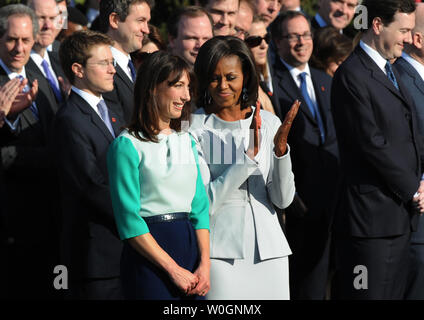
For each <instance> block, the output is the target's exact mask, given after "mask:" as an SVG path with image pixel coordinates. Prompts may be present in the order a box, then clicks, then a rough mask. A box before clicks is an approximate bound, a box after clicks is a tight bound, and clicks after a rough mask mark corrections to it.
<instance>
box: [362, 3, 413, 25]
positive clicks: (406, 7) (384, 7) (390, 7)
mask: <svg viewBox="0 0 424 320" xmlns="http://www.w3.org/2000/svg"><path fill="white" fill-rule="evenodd" d="M362 5H363V6H365V7H366V8H367V13H368V15H367V22H368V29H371V25H372V22H373V20H374V19H375V18H377V17H379V18H381V21H382V22H383V24H384V25H385V26H387V25H389V24H390V23H392V22H393V21H394V17H395V14H396V12H402V13H412V12H414V11H415V1H414V0H364V2H363V3H362Z"/></svg>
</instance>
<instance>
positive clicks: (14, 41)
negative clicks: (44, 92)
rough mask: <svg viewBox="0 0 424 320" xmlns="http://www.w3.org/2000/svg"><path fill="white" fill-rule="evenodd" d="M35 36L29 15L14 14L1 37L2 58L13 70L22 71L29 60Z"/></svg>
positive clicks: (0, 51)
mask: <svg viewBox="0 0 424 320" xmlns="http://www.w3.org/2000/svg"><path fill="white" fill-rule="evenodd" d="M33 45H34V36H33V29H32V21H31V18H30V17H29V16H19V15H13V16H10V17H9V18H8V28H7V30H6V32H5V34H4V35H3V37H1V38H0V58H1V59H2V60H3V62H4V63H5V65H6V66H7V67H8V68H9V69H10V71H12V72H18V73H19V72H21V71H22V68H23V67H24V66H25V65H26V63H27V62H28V60H29V57H30V54H31V49H32V46H33Z"/></svg>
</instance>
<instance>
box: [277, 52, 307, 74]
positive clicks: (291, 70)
mask: <svg viewBox="0 0 424 320" xmlns="http://www.w3.org/2000/svg"><path fill="white" fill-rule="evenodd" d="M280 59H281V62H282V63H283V64H284V65H285V66H286V68H287V69H288V70H289V72H290V74H291V75H292V77H293V78H294V79H298V78H299V74H301V73H302V72H306V74H307V75H308V76H309V77H310V76H311V70H310V69H309V64H306V66H305V69H303V70H299V69H298V68H296V67H293V66H291V65H289V64H288V63H287V62H285V61H284V60H283V58H281V57H280Z"/></svg>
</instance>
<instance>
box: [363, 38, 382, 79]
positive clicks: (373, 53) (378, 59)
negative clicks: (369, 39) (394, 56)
mask: <svg viewBox="0 0 424 320" xmlns="http://www.w3.org/2000/svg"><path fill="white" fill-rule="evenodd" d="M359 45H360V46H361V48H362V49H363V50H364V51H365V53H366V54H368V55H369V56H370V58H371V59H372V60H373V61H374V62H375V63H376V64H377V66H378V67H379V68H380V69H381V70H382V71H383V72H384V73H385V74H386V63H387V60H386V59H384V58H383V57H382V56H381V54H380V53H378V51H377V50H375V49H373V48H371V47H370V46H369V45H367V44H366V43H365V42H364V41H362V40H361V41H359Z"/></svg>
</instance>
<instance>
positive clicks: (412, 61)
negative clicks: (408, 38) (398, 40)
mask: <svg viewBox="0 0 424 320" xmlns="http://www.w3.org/2000/svg"><path fill="white" fill-rule="evenodd" d="M402 58H404V59H405V60H406V61H408V62H409V63H410V64H411V65H412V66H413V67H414V69H415V70H416V71H417V72H418V74H419V75H420V77H421V79H423V81H424V65H422V64H421V63H419V62H418V61H417V60H415V59H414V58H412V57H411V56H410V55H409V54H407V53H405V52H402Z"/></svg>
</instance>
